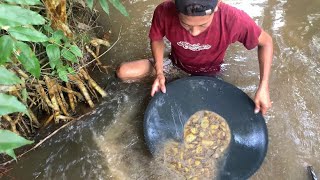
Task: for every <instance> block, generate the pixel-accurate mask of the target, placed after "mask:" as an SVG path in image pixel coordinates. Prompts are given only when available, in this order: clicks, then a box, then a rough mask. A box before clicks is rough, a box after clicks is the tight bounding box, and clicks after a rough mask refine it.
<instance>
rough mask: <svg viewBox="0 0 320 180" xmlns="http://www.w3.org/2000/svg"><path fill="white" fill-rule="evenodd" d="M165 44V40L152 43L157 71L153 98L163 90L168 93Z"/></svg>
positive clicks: (153, 86)
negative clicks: (164, 56) (164, 65)
mask: <svg viewBox="0 0 320 180" xmlns="http://www.w3.org/2000/svg"><path fill="white" fill-rule="evenodd" d="M164 48H165V44H164V41H163V40H159V41H152V42H151V50H152V55H153V58H154V60H155V69H156V79H155V80H154V83H153V85H152V90H151V96H154V94H155V93H156V92H157V91H159V89H161V91H162V92H163V93H166V86H165V80H166V79H165V77H164V74H163V54H164Z"/></svg>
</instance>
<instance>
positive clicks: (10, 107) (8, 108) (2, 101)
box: [0, 93, 29, 148]
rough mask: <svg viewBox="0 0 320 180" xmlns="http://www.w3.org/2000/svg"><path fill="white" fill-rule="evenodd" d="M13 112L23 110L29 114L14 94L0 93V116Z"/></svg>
mask: <svg viewBox="0 0 320 180" xmlns="http://www.w3.org/2000/svg"><path fill="white" fill-rule="evenodd" d="M14 112H23V113H25V114H29V113H28V111H27V108H26V106H25V105H24V104H22V103H21V102H20V101H18V99H17V98H16V97H15V96H11V95H7V94H4V93H0V116H3V115H7V114H10V113H14ZM0 141H1V138H0ZM0 148H1V147H0Z"/></svg>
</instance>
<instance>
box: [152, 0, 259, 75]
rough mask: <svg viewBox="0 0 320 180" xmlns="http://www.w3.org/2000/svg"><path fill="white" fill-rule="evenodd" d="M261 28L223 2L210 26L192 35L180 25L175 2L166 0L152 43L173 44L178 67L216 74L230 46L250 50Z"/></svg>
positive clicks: (155, 22) (156, 14)
mask: <svg viewBox="0 0 320 180" xmlns="http://www.w3.org/2000/svg"><path fill="white" fill-rule="evenodd" d="M260 34H261V28H260V27H259V26H258V25H257V24H256V23H255V22H254V21H253V19H252V18H251V17H249V15H248V14H246V13H245V12H244V11H241V10H239V9H236V8H234V7H232V6H230V5H227V4H224V3H220V4H219V7H218V11H217V12H215V13H214V17H213V20H212V23H211V25H210V26H209V27H208V28H207V29H206V30H205V31H204V32H202V33H201V34H199V35H197V36H192V35H191V34H190V33H189V32H188V31H187V30H186V29H184V28H183V27H182V25H181V24H180V22H179V17H178V11H177V10H176V8H175V5H174V3H173V2H172V1H165V2H163V3H161V4H160V5H158V6H157V8H156V9H155V11H154V15H153V19H152V25H151V29H150V33H149V37H150V39H151V41H158V40H162V39H163V37H166V38H167V39H168V40H169V41H170V42H171V48H172V49H171V55H172V60H173V63H174V64H175V65H177V66H178V67H179V68H181V69H182V70H184V71H186V72H187V73H190V74H195V75H197V74H199V75H205V74H214V73H216V72H218V71H219V70H220V65H221V64H222V62H223V59H224V56H225V53H226V50H227V48H228V46H229V45H230V44H232V43H234V42H236V41H239V42H241V43H242V44H243V45H244V46H245V47H246V48H247V49H248V50H250V49H253V48H255V47H256V46H257V45H258V38H259V36H260Z"/></svg>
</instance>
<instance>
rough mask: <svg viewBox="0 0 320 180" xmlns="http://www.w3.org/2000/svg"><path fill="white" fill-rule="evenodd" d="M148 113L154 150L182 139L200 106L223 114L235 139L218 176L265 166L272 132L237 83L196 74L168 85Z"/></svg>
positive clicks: (232, 175)
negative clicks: (169, 142)
mask: <svg viewBox="0 0 320 180" xmlns="http://www.w3.org/2000/svg"><path fill="white" fill-rule="evenodd" d="M166 87H167V93H165V94H163V93H157V94H156V95H155V96H154V97H153V98H152V99H151V101H150V103H149V105H148V107H147V109H146V112H145V115H144V135H145V140H146V143H147V145H148V148H149V150H150V152H151V153H152V154H153V155H155V152H156V151H157V150H158V149H159V148H161V147H162V145H163V143H164V142H166V141H167V140H170V139H173V140H176V141H180V142H182V139H183V128H184V124H185V123H186V121H187V120H188V119H189V118H190V116H191V115H193V114H194V113H195V112H197V111H199V110H209V111H213V112H215V113H217V114H219V115H220V116H222V117H223V118H224V119H225V120H226V121H227V122H228V125H229V127H230V129H231V135H232V136H231V137H232V138H231V143H230V146H229V150H228V152H227V154H226V159H225V163H223V167H220V169H221V170H220V172H219V177H218V179H223V180H227V179H247V178H249V177H250V176H251V175H252V174H254V173H255V171H256V170H257V169H258V168H259V167H260V166H261V164H262V162H263V159H264V157H265V155H266V153H267V147H268V132H267V127H266V123H265V120H264V118H263V116H262V115H261V113H258V114H254V102H253V101H252V100H251V99H250V97H249V96H247V94H245V93H244V92H243V91H241V90H240V89H238V88H237V87H235V86H233V85H231V84H229V83H226V82H224V81H222V80H219V79H217V78H214V77H204V76H193V77H187V78H183V79H179V80H176V81H173V82H171V83H169V84H167V85H166Z"/></svg>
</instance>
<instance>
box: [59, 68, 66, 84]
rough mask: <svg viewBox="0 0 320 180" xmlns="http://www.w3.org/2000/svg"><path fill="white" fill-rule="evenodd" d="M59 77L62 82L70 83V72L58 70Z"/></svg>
mask: <svg viewBox="0 0 320 180" xmlns="http://www.w3.org/2000/svg"><path fill="white" fill-rule="evenodd" d="M58 75H59V78H60V79H61V80H63V81H64V82H68V72H67V71H66V70H65V68H60V69H58Z"/></svg>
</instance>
